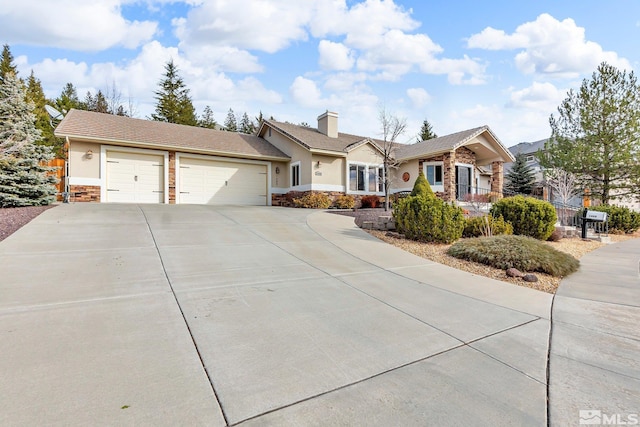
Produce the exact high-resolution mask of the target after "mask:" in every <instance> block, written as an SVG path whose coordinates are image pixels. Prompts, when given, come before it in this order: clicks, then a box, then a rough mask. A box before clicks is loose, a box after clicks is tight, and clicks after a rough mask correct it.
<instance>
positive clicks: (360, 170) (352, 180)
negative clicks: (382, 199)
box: [349, 164, 384, 193]
mask: <svg viewBox="0 0 640 427" xmlns="http://www.w3.org/2000/svg"><path fill="white" fill-rule="evenodd" d="M382 177H383V168H382V167H380V166H369V165H354V164H351V165H349V191H353V192H356V191H361V192H367V193H381V192H383V191H384V182H383V179H382Z"/></svg>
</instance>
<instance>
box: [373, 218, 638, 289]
mask: <svg viewBox="0 0 640 427" xmlns="http://www.w3.org/2000/svg"><path fill="white" fill-rule="evenodd" d="M367 231H368V232H369V233H371V234H372V235H373V236H375V237H377V238H378V239H380V240H382V241H384V242H387V243H389V244H391V245H394V246H397V247H399V248H401V249H403V250H405V251H407V252H411V253H412V254H414V255H418V256H420V257H422V258H426V259H429V260H431V261H435V262H438V263H440V264H444V265H448V266H450V267H453V268H457V269H459V270H463V271H468V272H469V273H474V274H477V275H480V276H485V277H489V278H492V279H496V280H502V281H504V282H509V283H513V284H515V285H518V286H525V287H529V288H533V289H537V290H539V291H543V292H548V293H555V291H556V290H557V289H558V285H559V284H560V280H561V278H557V277H553V276H550V275H548V274H541V273H535V274H536V276H538V281H537V282H525V281H523V280H522V279H518V278H513V277H508V276H507V274H506V273H505V271H504V270H499V269H497V268H493V267H489V266H487V265H484V264H478V263H475V262H471V261H465V260H461V259H458V258H454V257H452V256H450V255H447V249H449V247H450V246H451V245H437V244H432V243H420V242H415V241H413V240H407V239H404V238H403V237H402V236H400V235H398V234H396V233H386V232H384V231H377V230H367ZM610 236H611V241H612V242H620V241H624V240H629V239H633V238H637V237H640V235H639V234H638V233H636V234H633V235H610ZM546 243H547V244H548V245H550V246H552V247H553V248H555V249H557V250H559V251H562V252H565V253H568V254H570V255H573V256H574V257H575V258H578V259H580V257H582V256H583V255H584V254H586V253H589V252H591V251H593V250H594V249H597V248H599V247H601V246H604V245H605V243H600V242H595V241H583V240H582V239H580V238H568V239H560V240H559V241H557V242H546Z"/></svg>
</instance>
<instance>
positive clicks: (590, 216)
mask: <svg viewBox="0 0 640 427" xmlns="http://www.w3.org/2000/svg"><path fill="white" fill-rule="evenodd" d="M589 222H607V213H606V212H598V211H590V210H589V209H585V210H584V214H583V215H582V238H583V239H586V238H587V223H589Z"/></svg>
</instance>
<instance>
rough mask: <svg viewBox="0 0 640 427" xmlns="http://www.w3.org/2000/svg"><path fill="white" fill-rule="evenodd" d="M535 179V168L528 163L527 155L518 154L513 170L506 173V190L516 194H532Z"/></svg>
mask: <svg viewBox="0 0 640 427" xmlns="http://www.w3.org/2000/svg"><path fill="white" fill-rule="evenodd" d="M535 181H536V178H535V175H534V173H533V169H531V166H529V165H528V164H527V160H526V157H525V156H524V154H522V153H520V154H517V155H516V161H515V162H514V163H513V165H512V166H511V170H509V172H507V174H506V175H505V183H504V189H505V191H507V192H512V193H516V194H531V191H532V190H533V184H535Z"/></svg>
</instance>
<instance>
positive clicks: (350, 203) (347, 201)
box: [333, 194, 356, 209]
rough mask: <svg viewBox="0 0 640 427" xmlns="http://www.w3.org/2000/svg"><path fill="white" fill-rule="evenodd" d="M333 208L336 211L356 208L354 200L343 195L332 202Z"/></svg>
mask: <svg viewBox="0 0 640 427" xmlns="http://www.w3.org/2000/svg"><path fill="white" fill-rule="evenodd" d="M333 206H335V207H336V208H338V209H353V208H354V207H355V206H356V199H354V198H353V196H350V195H348V194H343V195H341V196H338V198H337V199H336V200H335V202H333Z"/></svg>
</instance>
